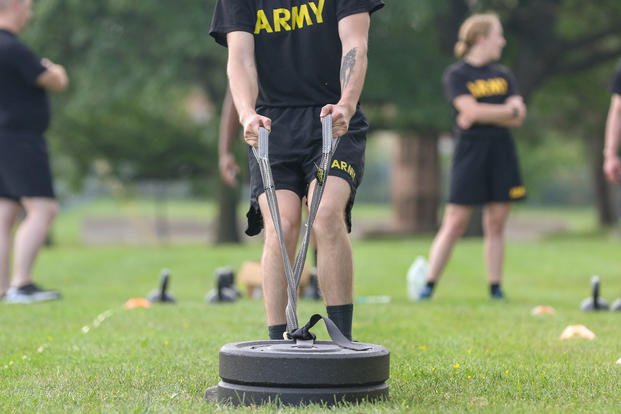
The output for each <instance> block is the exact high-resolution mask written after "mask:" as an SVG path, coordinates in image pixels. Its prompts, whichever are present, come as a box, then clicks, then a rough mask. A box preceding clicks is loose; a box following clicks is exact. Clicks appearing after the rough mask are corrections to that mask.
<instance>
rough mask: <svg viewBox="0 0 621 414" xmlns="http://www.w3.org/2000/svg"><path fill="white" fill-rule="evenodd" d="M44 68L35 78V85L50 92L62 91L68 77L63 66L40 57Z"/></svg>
mask: <svg viewBox="0 0 621 414" xmlns="http://www.w3.org/2000/svg"><path fill="white" fill-rule="evenodd" d="M41 64H42V65H43V66H45V68H46V70H45V71H44V72H43V73H41V74H40V75H39V76H38V77H37V80H36V83H37V85H39V86H40V87H42V88H43V89H47V90H49V91H52V92H62V91H64V90H65V89H67V86H69V77H68V76H67V72H66V71H65V68H64V67H62V66H61V65H58V64H56V63H54V62H52V61H51V60H49V59H42V60H41Z"/></svg>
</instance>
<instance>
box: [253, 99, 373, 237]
mask: <svg viewBox="0 0 621 414" xmlns="http://www.w3.org/2000/svg"><path fill="white" fill-rule="evenodd" d="M320 111H321V107H299V108H273V107H270V108H260V109H258V111H257V112H258V113H260V114H261V115H263V116H267V117H269V118H270V119H271V120H272V130H271V132H270V137H269V159H270V165H271V167H272V176H273V178H274V186H275V188H276V190H291V191H293V192H294V193H296V194H297V195H298V196H299V197H300V199H302V198H303V197H304V196H306V194H307V193H308V187H309V184H310V183H311V182H312V180H313V179H314V178H315V173H316V171H317V167H316V166H317V165H319V162H320V160H321V147H322V134H321V120H320V118H319V113H320ZM367 129H368V124H367V121H366V118H365V117H364V115H362V113H361V112H359V111H358V112H357V113H356V115H354V117H353V118H352V120H351V121H350V128H349V131H348V133H347V134H346V135H344V136H343V137H341V138H340V140H339V144H338V147H337V148H336V152H335V154H334V156H333V158H332V163H331V168H330V170H329V172H328V175H334V176H337V177H341V178H343V179H345V180H346V181H347V182H348V183H349V186H350V188H351V195H350V198H349V201H348V203H347V207H346V209H345V212H344V215H345V222H346V224H347V229H348V231H351V209H352V207H353V204H354V198H355V196H356V189H357V188H358V186H359V185H360V182H361V180H362V175H363V172H364V152H365V147H366V132H367ZM248 164H249V170H250V209H249V211H248V214H247V215H246V217H247V218H248V228H247V229H246V234H248V235H249V236H254V235H256V234H259V232H260V231H261V229H262V228H263V217H262V215H261V211H260V209H259V204H258V201H257V200H258V197H259V195H260V194H261V193H263V191H264V186H263V181H262V179H261V171H260V169H259V165H258V163H257V161H256V159H255V157H254V154H253V152H252V148H251V147H248Z"/></svg>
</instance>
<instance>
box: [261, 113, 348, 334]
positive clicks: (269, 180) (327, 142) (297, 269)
mask: <svg viewBox="0 0 621 414" xmlns="http://www.w3.org/2000/svg"><path fill="white" fill-rule="evenodd" d="M321 123H322V151H321V161H320V163H319V166H318V167H317V173H316V179H317V184H316V185H315V189H314V191H313V196H312V200H311V201H310V207H309V211H308V218H307V220H306V224H305V226H304V227H305V229H304V236H303V238H302V245H301V246H300V250H299V252H298V254H297V255H296V258H295V262H294V263H295V264H294V266H293V267H292V266H291V261H290V260H289V255H288V254H287V248H286V245H285V239H284V235H283V232H282V225H281V222H280V212H279V210H278V200H277V199H276V189H275V187H274V179H273V177H272V169H271V167H270V162H269V151H268V147H269V132H268V131H267V130H266V129H265V128H262V127H261V128H259V143H258V148H256V147H253V148H252V152H253V154H254V156H255V158H256V159H257V163H258V164H259V169H260V170H261V178H262V179H263V187H264V190H265V196H266V198H267V203H268V207H269V210H270V215H271V216H272V221H273V222H274V228H275V231H276V237H277V238H278V244H279V246H280V253H281V256H282V260H283V264H284V268H285V277H286V278H287V308H286V311H285V314H286V318H287V332H293V331H294V330H296V329H297V328H298V318H297V313H296V307H297V291H298V286H299V284H300V277H301V275H302V270H303V269H304V262H305V261H306V252H307V250H308V243H309V241H310V236H311V231H312V227H313V222H314V221H315V217H316V216H317V210H318V209H319V203H320V201H321V197H322V196H323V191H324V189H325V182H326V179H327V177H328V171H329V169H330V163H331V162H332V156H333V155H334V151H335V150H336V147H337V145H338V138H336V139H333V138H332V116H331V115H328V116H326V117H324V118H322V119H321Z"/></svg>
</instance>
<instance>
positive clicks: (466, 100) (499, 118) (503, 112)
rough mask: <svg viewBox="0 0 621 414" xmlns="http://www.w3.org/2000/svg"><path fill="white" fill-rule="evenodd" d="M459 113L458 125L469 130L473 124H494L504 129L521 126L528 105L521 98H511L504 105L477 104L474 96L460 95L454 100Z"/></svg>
mask: <svg viewBox="0 0 621 414" xmlns="http://www.w3.org/2000/svg"><path fill="white" fill-rule="evenodd" d="M453 106H454V107H455V109H456V110H457V112H458V115H457V125H458V126H459V127H460V128H462V129H468V128H470V127H471V126H472V125H473V124H475V123H477V124H492V125H497V126H502V127H513V126H520V125H521V124H522V121H523V120H524V117H525V116H526V105H524V101H523V100H522V98H521V97H519V96H516V95H514V96H511V97H509V98H508V99H507V100H506V101H505V102H504V103H502V104H488V103H481V102H477V100H476V99H475V98H474V97H473V96H472V95H460V96H458V97H456V98H455V99H454V100H453Z"/></svg>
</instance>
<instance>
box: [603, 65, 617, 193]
mask: <svg viewBox="0 0 621 414" xmlns="http://www.w3.org/2000/svg"><path fill="white" fill-rule="evenodd" d="M611 92H612V97H611V98H610V108H609V109H608V119H607V121H606V136H605V143H604V174H605V175H606V178H607V179H608V181H610V182H613V183H618V182H619V180H620V179H621V160H620V159H619V141H621V63H620V64H619V66H618V67H617V72H616V73H615V76H614V79H613V81H612V87H611Z"/></svg>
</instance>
